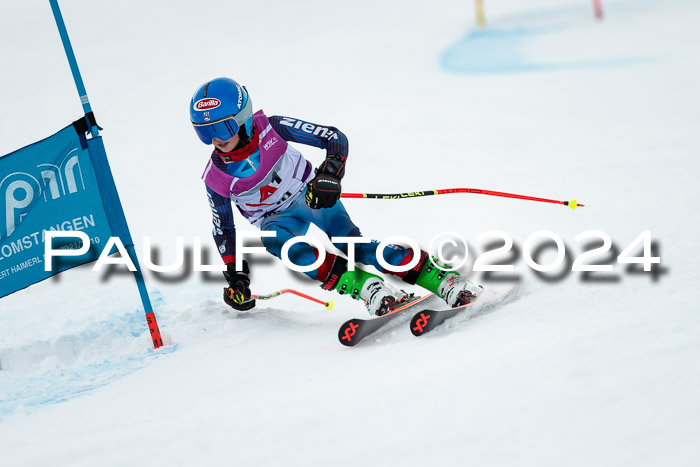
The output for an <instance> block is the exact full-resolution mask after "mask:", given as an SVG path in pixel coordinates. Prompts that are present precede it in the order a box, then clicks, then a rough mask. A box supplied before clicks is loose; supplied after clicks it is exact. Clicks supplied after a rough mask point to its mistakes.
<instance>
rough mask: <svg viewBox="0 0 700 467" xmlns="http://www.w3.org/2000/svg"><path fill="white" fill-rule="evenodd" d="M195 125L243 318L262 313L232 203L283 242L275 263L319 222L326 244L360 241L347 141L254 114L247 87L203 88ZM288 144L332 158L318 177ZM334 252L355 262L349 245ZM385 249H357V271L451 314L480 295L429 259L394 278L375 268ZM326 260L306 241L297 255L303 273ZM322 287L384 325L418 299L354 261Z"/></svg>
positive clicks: (328, 275) (390, 257)
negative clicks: (421, 291)
mask: <svg viewBox="0 0 700 467" xmlns="http://www.w3.org/2000/svg"><path fill="white" fill-rule="evenodd" d="M190 120H191V122H192V125H193V126H194V130H195V132H196V133H197V136H198V137H199V139H200V140H201V141H202V142H203V143H205V144H208V145H213V146H214V151H213V152H212V154H211V158H210V160H209V163H208V164H207V166H206V169H205V170H204V174H203V175H202V179H203V180H204V183H205V185H206V190H207V195H208V197H209V205H210V207H211V210H212V215H213V222H214V230H213V235H214V241H215V242H216V245H217V247H218V249H219V253H220V254H221V257H222V259H223V261H224V263H225V264H226V272H225V273H224V277H225V278H226V281H227V282H228V285H229V286H228V287H226V288H225V289H224V301H225V302H226V303H227V304H228V305H230V306H231V307H233V308H234V309H236V310H248V309H251V308H253V307H254V306H255V300H254V299H253V298H252V296H251V290H250V268H249V266H248V262H247V261H243V262H242V264H243V267H242V268H241V269H240V270H237V269H236V264H235V259H236V256H235V255H236V252H235V247H236V241H235V235H236V231H235V227H234V222H233V210H232V207H231V202H233V203H235V205H236V207H237V208H238V210H239V211H240V213H241V214H242V215H243V217H245V218H246V219H247V220H248V221H249V222H250V223H251V224H253V225H255V226H256V227H258V228H259V229H261V230H264V231H274V232H275V233H276V236H275V237H265V238H263V245H264V246H265V248H266V250H267V251H268V252H270V253H271V254H273V255H275V256H277V257H278V258H280V257H281V250H282V246H283V245H284V243H285V242H286V241H287V240H289V239H291V238H293V237H296V236H300V235H304V234H305V233H306V232H307V230H308V228H309V225H310V223H314V224H315V225H316V226H318V227H319V228H320V229H321V230H322V231H324V232H325V233H326V234H327V235H328V237H359V236H361V233H360V229H358V228H357V226H355V224H354V223H353V222H352V220H351V219H350V216H348V213H347V212H346V211H345V208H344V207H343V204H342V203H341V202H340V201H339V198H340V193H341V180H342V178H343V176H344V175H345V166H346V162H347V157H348V139H347V137H346V136H345V135H344V134H343V133H342V132H341V131H339V130H338V129H337V128H334V127H332V126H322V125H317V124H314V123H309V122H306V121H303V120H299V119H296V118H290V117H284V116H271V117H267V116H266V115H265V114H264V113H263V111H262V110H258V111H257V112H255V113H253V110H252V102H251V99H250V96H249V95H248V91H247V90H246V89H245V87H243V86H241V85H239V84H238V83H237V82H236V81H234V80H232V79H229V78H216V79H213V80H211V81H208V82H207V83H205V84H203V85H202V86H200V87H199V89H197V91H196V92H195V93H194V95H193V96H192V99H191V102H190ZM289 142H293V143H301V144H306V145H309V146H314V147H317V148H322V149H325V150H326V159H325V160H324V161H323V162H322V163H321V165H320V166H319V167H318V168H317V169H316V170H314V169H313V167H312V165H311V163H310V162H309V161H307V160H306V159H305V158H304V157H303V156H302V154H301V153H300V152H299V151H298V150H297V149H296V148H294V147H293V146H292V145H291V144H288V143H289ZM335 246H336V247H337V248H338V249H339V250H341V251H342V252H343V253H344V254H347V247H348V246H347V244H344V243H339V244H335ZM378 246H379V242H377V241H375V240H372V242H371V243H360V244H357V245H356V246H355V258H356V261H357V262H358V263H362V264H365V265H372V266H374V267H376V268H377V269H378V270H379V271H382V272H384V273H391V274H395V275H397V276H399V277H401V278H402V279H403V280H404V281H405V282H407V283H409V284H417V285H419V286H422V287H424V288H425V289H427V290H429V291H430V292H433V293H435V294H438V295H439V296H441V297H442V298H443V299H444V300H445V301H446V302H447V303H448V305H450V306H459V305H462V304H464V303H468V302H469V301H471V300H473V299H474V297H476V294H477V292H478V290H479V286H476V285H474V284H473V283H471V282H469V281H468V280H466V279H465V278H463V277H460V276H459V274H458V273H456V272H448V273H446V272H444V271H443V270H441V269H440V268H437V267H434V265H433V264H432V263H431V261H430V258H429V256H428V254H427V253H426V252H425V251H421V252H420V259H419V261H418V264H417V265H416V266H415V267H414V268H413V269H411V270H408V271H406V272H402V273H393V272H390V271H386V270H384V269H383V268H382V266H381V265H380V264H379V263H378V261H377V254H378V253H379V252H378V251H377V250H378ZM381 254H383V255H384V259H385V260H386V262H387V263H389V264H391V265H394V266H400V265H405V264H408V263H410V262H411V260H412V259H413V254H414V253H413V251H412V250H410V249H406V248H403V247H401V246H395V245H392V246H391V247H387V248H385V250H384V251H383V252H381ZM317 258H318V251H317V250H316V249H315V248H313V247H312V246H310V245H308V244H306V243H303V242H300V243H296V244H295V245H294V246H292V247H291V248H290V250H289V259H290V260H291V261H292V262H293V263H294V264H297V265H309V264H312V263H314V262H315V261H316V260H317ZM306 274H307V275H308V276H309V277H311V278H312V279H316V280H318V281H320V282H321V287H322V288H324V289H325V290H336V291H338V292H339V293H340V294H346V293H347V294H350V295H352V297H353V298H356V299H359V300H362V301H364V303H365V306H366V307H367V310H368V311H369V313H370V314H373V315H377V316H381V315H383V314H386V313H388V312H390V311H392V310H394V309H395V308H397V307H398V306H401V305H402V304H404V303H407V302H408V301H410V300H411V297H410V296H409V295H407V294H406V293H405V292H404V291H401V290H397V289H396V288H394V287H392V286H390V285H388V284H386V283H385V282H384V280H383V279H382V278H381V277H379V276H377V275H375V274H371V273H369V272H367V271H364V270H362V269H360V268H358V267H355V269H354V271H349V270H348V266H347V260H346V259H345V258H343V257H341V256H336V255H333V254H330V253H329V254H327V255H326V259H325V261H324V262H323V264H322V265H321V266H320V267H319V268H318V269H317V270H315V271H310V272H307V273H306Z"/></svg>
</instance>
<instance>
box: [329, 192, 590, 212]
mask: <svg viewBox="0 0 700 467" xmlns="http://www.w3.org/2000/svg"><path fill="white" fill-rule="evenodd" d="M450 193H476V194H480V195H489V196H501V197H503V198H516V199H524V200H528V201H539V202H540V203H554V204H563V205H564V206H569V207H570V208H571V209H576V208H577V207H583V206H584V205H583V204H579V203H577V202H576V200H575V199H573V200H571V201H557V200H555V199H547V198H535V197H534V196H526V195H516V194H514V193H504V192H502V191H491V190H480V189H478V188H445V189H442V190H428V191H413V192H409V193H395V194H376V193H342V194H341V195H340V197H341V198H367V199H402V198H416V197H418V196H431V195H446V194H450Z"/></svg>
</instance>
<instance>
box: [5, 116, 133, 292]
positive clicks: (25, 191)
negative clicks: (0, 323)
mask: <svg viewBox="0 0 700 467" xmlns="http://www.w3.org/2000/svg"><path fill="white" fill-rule="evenodd" d="M100 139H101V138H100ZM81 140H82V141H81ZM89 142H90V143H92V145H95V144H97V145H98V151H94V152H100V150H101V154H99V156H100V157H98V159H99V160H98V164H102V163H106V158H105V160H104V162H103V161H102V160H101V156H102V155H103V154H104V149H103V147H102V145H101V143H102V141H101V140H100V141H99V142H93V140H90V141H89ZM86 143H87V141H86V140H85V137H84V136H79V135H78V133H77V132H76V129H75V128H74V127H73V125H69V126H67V127H66V128H64V129H63V130H61V131H59V132H58V133H56V134H54V135H53V136H50V137H48V138H46V139H44V140H42V141H38V142H36V143H34V144H31V145H29V146H26V147H24V148H22V149H19V150H17V151H15V152H12V153H10V154H7V155H5V156H2V157H0V297H3V296H5V295H8V294H11V293H13V292H15V291H17V290H20V289H23V288H25V287H28V286H30V285H32V284H34V283H36V282H39V281H42V280H44V279H47V278H49V277H51V276H53V275H55V274H58V273H60V272H62V271H65V270H66V269H69V268H71V267H74V266H77V265H79V264H84V263H87V262H90V261H94V260H96V259H97V258H98V257H99V255H100V253H101V252H102V249H103V247H104V245H105V244H106V243H107V240H108V239H109V237H111V236H118V234H117V235H113V229H112V228H111V227H110V222H109V220H108V217H109V216H108V214H107V212H106V209H105V205H104V203H103V199H102V195H101V190H100V186H99V183H98V182H99V178H100V177H105V176H106V177H108V178H109V182H110V186H112V187H113V182H112V179H111V174H110V173H109V166H107V170H106V172H107V174H102V175H100V174H96V171H97V172H99V171H100V168H96V167H95V165H94V164H93V160H92V159H91V157H90V152H89V149H88V144H86ZM103 171H104V170H103ZM98 175H99V176H98ZM115 193H116V190H115ZM117 203H118V199H117ZM114 214H115V215H116V217H117V221H116V222H115V221H114V220H113V224H114V225H115V226H117V227H118V230H122V229H121V227H122V226H121V225H120V224H121V222H122V220H123V212H122V211H121V206H120V205H119V209H118V212H115V213H114ZM123 222H124V225H125V221H123ZM49 230H60V231H82V232H84V233H85V234H87V235H88V237H89V238H90V243H91V248H90V250H89V252H88V253H86V254H85V255H82V256H79V257H73V258H71V259H70V260H66V261H63V258H59V259H57V260H55V261H54V264H53V265H52V266H53V270H51V271H45V270H44V269H45V268H44V238H45V232H46V231H49ZM121 233H123V231H122V232H121ZM129 240H130V238H129ZM72 242H73V243H71V242H68V243H66V244H65V245H62V246H61V247H62V248H79V247H80V246H81V242H80V240H79V239H77V238H76V239H74V240H72ZM56 244H57V241H56V240H54V245H53V247H54V248H57V245H56Z"/></svg>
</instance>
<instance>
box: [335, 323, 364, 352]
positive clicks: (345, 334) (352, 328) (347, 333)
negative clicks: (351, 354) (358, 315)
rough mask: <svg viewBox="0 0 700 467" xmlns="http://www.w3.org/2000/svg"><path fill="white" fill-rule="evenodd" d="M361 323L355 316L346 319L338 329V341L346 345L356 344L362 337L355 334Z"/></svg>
mask: <svg viewBox="0 0 700 467" xmlns="http://www.w3.org/2000/svg"><path fill="white" fill-rule="evenodd" d="M361 324H362V321H361V320H358V319H355V318H353V319H351V320H349V321H346V322H345V323H344V324H343V325H342V326H341V327H340V329H339V330H338V340H339V341H340V343H341V344H343V345H345V346H348V347H352V346H353V345H355V344H357V343H358V342H359V341H360V340H361V339H362V336H361V335H359V334H358V335H356V334H357V331H358V328H359V327H360V325H361Z"/></svg>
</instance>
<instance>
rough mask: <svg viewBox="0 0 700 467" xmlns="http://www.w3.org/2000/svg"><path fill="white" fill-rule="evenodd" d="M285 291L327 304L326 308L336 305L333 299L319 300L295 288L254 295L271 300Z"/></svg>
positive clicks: (329, 308) (259, 298) (256, 297)
mask: <svg viewBox="0 0 700 467" xmlns="http://www.w3.org/2000/svg"><path fill="white" fill-rule="evenodd" d="M284 293H290V294H293V295H296V296H298V297H301V298H305V299H307V300H310V301H312V302H316V303H318V304H319V305H323V306H325V307H326V310H332V309H333V307H334V306H335V305H334V304H333V301H331V300H329V301H327V302H324V301H323V300H319V299H318V298H314V297H312V296H311V295H306V294H305V293H302V292H299V291H298V290H293V289H282V290H278V291H276V292H272V293H269V294H267V295H253V298H255V299H257V300H269V299H271V298H275V297H279V296H280V295H282V294H284Z"/></svg>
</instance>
